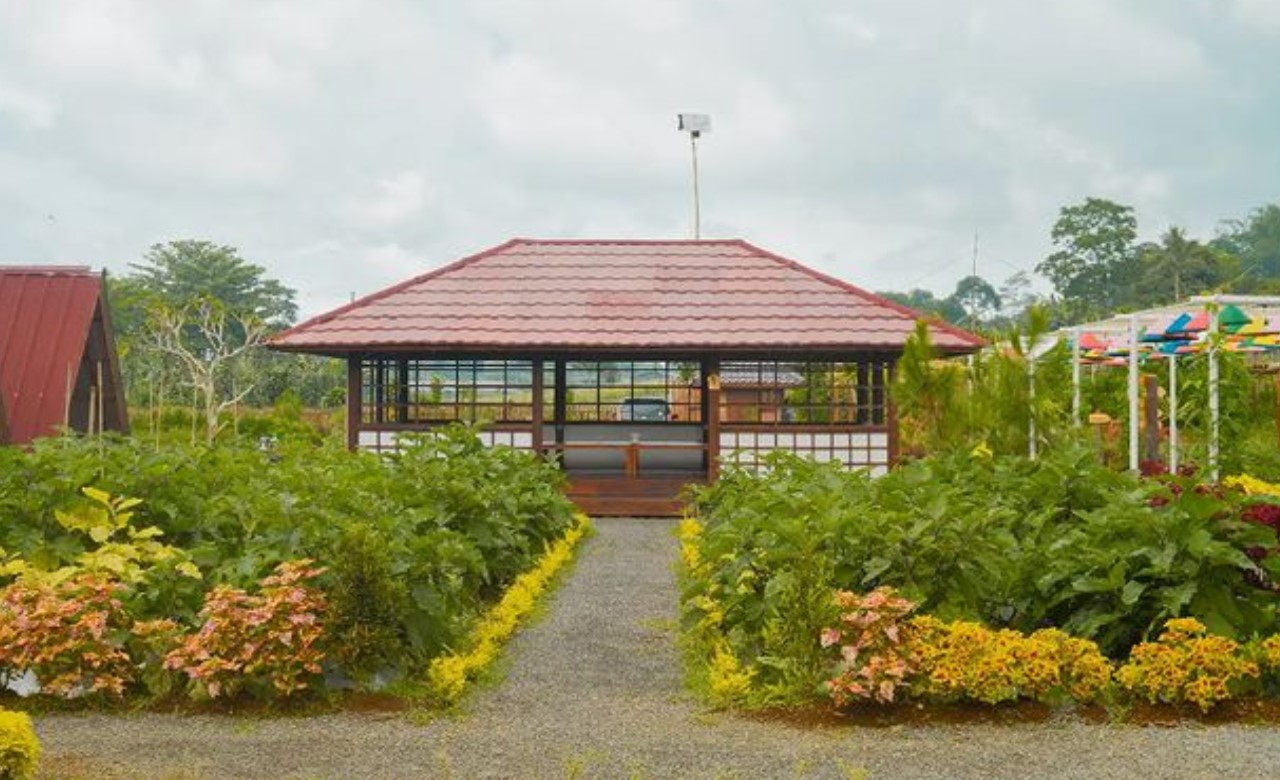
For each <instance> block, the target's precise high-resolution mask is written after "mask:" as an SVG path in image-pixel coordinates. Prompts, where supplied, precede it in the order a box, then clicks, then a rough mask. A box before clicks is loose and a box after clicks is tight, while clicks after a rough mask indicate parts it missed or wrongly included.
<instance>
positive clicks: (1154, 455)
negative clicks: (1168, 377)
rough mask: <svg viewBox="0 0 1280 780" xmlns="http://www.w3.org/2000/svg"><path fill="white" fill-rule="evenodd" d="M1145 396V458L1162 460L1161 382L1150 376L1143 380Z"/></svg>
mask: <svg viewBox="0 0 1280 780" xmlns="http://www.w3.org/2000/svg"><path fill="white" fill-rule="evenodd" d="M1142 386H1143V391H1144V392H1143V396H1144V398H1145V403H1146V408H1145V409H1144V410H1143V411H1144V414H1143V425H1144V426H1145V427H1146V431H1145V433H1146V435H1145V436H1144V437H1143V450H1144V452H1145V454H1144V456H1143V457H1144V458H1146V459H1147V460H1159V459H1160V380H1159V379H1158V378H1156V377H1155V376H1153V375H1150V374H1148V375H1147V376H1144V377H1143V378H1142Z"/></svg>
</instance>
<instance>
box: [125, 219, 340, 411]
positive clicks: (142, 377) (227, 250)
mask: <svg viewBox="0 0 1280 780" xmlns="http://www.w3.org/2000/svg"><path fill="white" fill-rule="evenodd" d="M130 267H131V268H132V269H133V272H132V273H130V274H128V275H125V276H122V277H120V278H113V279H112V280H111V285H110V296H111V310H112V322H113V325H114V330H115V334H116V342H117V344H118V345H119V349H120V355H121V367H122V369H123V372H124V375H125V383H126V386H127V387H128V388H129V390H130V400H131V402H132V403H134V404H144V403H150V402H152V401H153V400H155V399H153V398H152V397H151V396H152V392H153V389H154V390H158V391H159V393H158V395H159V400H160V401H161V402H163V400H164V398H163V397H164V389H165V388H166V387H169V386H171V385H172V382H174V381H175V371H176V376H177V377H178V379H177V380H176V381H183V382H186V381H187V380H188V374H187V371H186V369H184V368H182V367H181V365H180V363H179V362H178V361H177V360H176V359H175V358H174V357H173V355H172V354H171V353H169V352H165V351H161V350H158V349H156V343H155V340H154V339H153V338H150V337H149V323H152V322H153V320H154V319H155V318H156V317H157V315H158V316H159V317H160V319H161V320H168V319H169V318H171V317H172V315H173V313H174V312H187V313H188V314H190V312H192V311H196V310H198V309H199V307H200V306H201V305H203V304H204V303H206V302H216V304H217V307H218V310H219V311H220V312H222V313H223V314H224V315H225V316H226V318H227V320H226V330H225V332H223V333H222V334H221V337H222V338H223V339H224V340H225V343H224V344H223V347H239V346H242V345H244V342H245V339H246V336H247V334H246V332H245V331H244V328H243V323H244V322H253V323H255V327H260V328H261V329H262V330H264V331H265V333H267V334H270V333H273V332H276V331H278V330H280V329H282V328H285V327H288V326H289V325H290V324H292V323H293V321H294V319H295V318H296V316H297V305H296V304H295V303H294V296H295V293H294V291H293V290H292V289H290V288H289V287H286V286H285V285H283V284H281V283H280V282H279V281H277V280H275V279H272V278H270V277H268V276H267V275H266V271H265V270H264V269H263V268H262V267H261V266H259V265H255V264H253V263H249V262H246V261H245V260H244V259H243V258H241V257H240V255H239V252H238V251H237V250H236V249H235V248H234V247H230V246H223V245H219V244H215V243H213V242H210V241H196V240H182V241H171V242H169V243H167V244H155V245H153V246H152V247H151V248H150V249H149V250H148V251H147V253H146V255H144V257H143V260H142V262H140V263H134V264H131V265H130ZM183 338H184V340H185V342H186V344H187V346H188V347H189V348H190V349H191V350H192V352H193V354H198V353H200V352H201V351H202V349H204V348H207V347H208V346H210V345H207V344H204V343H203V342H202V339H203V338H204V336H203V335H202V334H201V333H200V329H199V328H198V327H196V326H194V325H188V326H187V330H186V332H185V333H184V334H183ZM259 340H260V339H259ZM234 365H235V372H236V373H237V374H239V375H242V376H243V377H251V379H245V380H244V382H243V384H245V385H246V386H248V387H251V388H252V389H251V390H250V392H249V393H248V394H247V395H245V396H244V400H245V401H246V402H247V403H250V404H253V405H257V406H266V405H269V404H271V403H272V402H273V401H274V400H275V399H276V398H277V397H278V396H279V395H280V393H281V392H283V391H284V390H285V389H286V388H289V389H292V390H294V391H296V392H297V393H299V394H300V395H301V396H302V398H303V400H304V402H305V403H307V404H308V405H311V406H317V405H322V404H323V403H325V401H326V399H328V398H330V397H331V396H333V395H334V393H335V391H337V390H340V389H341V388H342V387H343V386H344V385H345V372H344V371H343V370H342V368H341V366H340V365H339V364H338V362H337V361H334V360H332V359H328V358H317V357H313V356H310V355H282V354H279V353H274V352H270V351H267V350H264V349H258V348H249V349H246V350H245V351H244V352H242V353H241V354H239V355H238V356H237V357H236V359H235V361H234ZM222 381H225V382H227V383H228V384H230V383H231V382H230V380H229V379H225V378H224V380H222ZM236 395H240V393H238V392H237V393H236Z"/></svg>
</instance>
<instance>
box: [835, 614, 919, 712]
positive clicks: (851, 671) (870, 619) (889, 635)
mask: <svg viewBox="0 0 1280 780" xmlns="http://www.w3.org/2000/svg"><path fill="white" fill-rule="evenodd" d="M835 601H836V606H837V607H839V608H840V610H841V615H840V625H839V626H838V627H836V628H828V629H826V630H824V631H823V632H822V638H821V644H822V646H823V647H832V646H835V645H839V647H840V661H839V664H838V666H837V674H836V676H835V677H834V678H833V679H831V680H828V681H827V691H828V693H829V694H830V695H831V698H832V699H833V700H834V701H835V703H836V706H837V707H845V706H848V705H849V704H853V703H856V702H859V701H875V702H880V703H882V704H885V703H888V702H891V701H894V699H895V697H896V696H897V695H898V691H899V689H901V688H903V687H905V685H906V680H907V677H908V675H910V674H912V673H913V672H914V671H915V666H914V664H913V663H912V660H913V659H912V653H911V650H910V648H909V646H908V644H907V639H908V633H909V631H908V629H907V627H906V626H905V625H904V624H905V622H906V618H907V616H908V615H910V614H911V612H912V610H914V609H915V605H914V604H912V603H911V602H910V601H908V600H906V599H904V598H900V597H898V596H896V595H895V593H894V590H893V589H892V588H876V589H875V590H873V591H872V592H871V593H868V594H867V595H866V596H859V595H858V594H856V593H851V592H850V591H847V590H842V591H839V592H837V593H836V597H835Z"/></svg>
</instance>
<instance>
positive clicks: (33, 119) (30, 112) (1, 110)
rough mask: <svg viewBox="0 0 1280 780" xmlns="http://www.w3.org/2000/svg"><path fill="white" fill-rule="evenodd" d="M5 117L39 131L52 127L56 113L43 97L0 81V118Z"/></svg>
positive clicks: (50, 103) (51, 104)
mask: <svg viewBox="0 0 1280 780" xmlns="http://www.w3.org/2000/svg"><path fill="white" fill-rule="evenodd" d="M5 116H8V117H11V118H13V119H15V120H17V122H18V123H19V124H22V125H25V126H27V127H30V128H36V129H40V128H46V127H51V126H52V125H53V122H54V119H55V117H56V116H57V111H56V110H55V108H54V106H53V103H52V102H50V101H49V99H48V98H46V97H45V96H43V95H40V94H38V93H35V92H31V91H29V90H25V89H22V88H20V87H17V86H14V85H12V84H5V83H4V82H2V81H0V118H3V117H5Z"/></svg>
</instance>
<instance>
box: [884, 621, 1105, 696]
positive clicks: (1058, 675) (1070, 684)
mask: <svg viewBox="0 0 1280 780" xmlns="http://www.w3.org/2000/svg"><path fill="white" fill-rule="evenodd" d="M909 636H910V640H909V641H910V647H911V653H912V663H913V665H914V667H915V669H916V671H917V674H918V675H919V676H918V678H915V679H914V680H913V682H914V686H913V688H912V694H913V695H914V696H919V697H923V698H930V699H936V700H942V701H961V700H969V701H977V702H982V703H984V704H999V703H1001V702H1013V701H1018V700H1019V699H1031V700H1034V701H1040V702H1062V701H1065V700H1075V701H1078V702H1081V703H1087V702H1091V701H1094V700H1095V699H1097V698H1098V697H1099V696H1100V695H1101V694H1102V693H1103V692H1104V691H1106V689H1107V687H1108V686H1109V684H1110V682H1111V664H1110V662H1109V661H1107V659H1106V658H1105V657H1104V656H1103V655H1102V653H1100V652H1099V651H1098V646H1097V645H1095V644H1094V643H1093V642H1089V641H1088V640H1083V639H1078V638H1074V637H1070V636H1068V635H1066V634H1064V633H1063V632H1061V631H1057V630H1055V629H1045V630H1041V631H1036V632H1035V633H1033V634H1031V635H1029V636H1028V635H1025V634H1022V633H1020V632H1018V631H1012V630H1010V629H1000V630H992V629H989V628H986V627H984V626H980V625H978V624H976V623H972V622H969V621H963V620H961V621H955V622H953V623H944V622H942V621H940V620H937V619H936V618H931V617H920V618H916V619H915V620H913V621H912V623H911V625H910V627H909Z"/></svg>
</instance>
